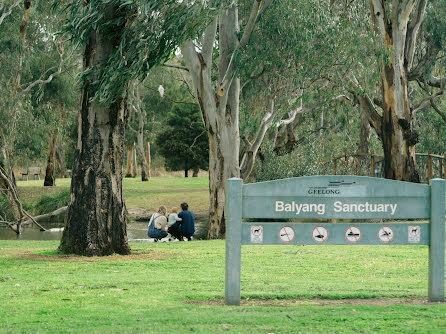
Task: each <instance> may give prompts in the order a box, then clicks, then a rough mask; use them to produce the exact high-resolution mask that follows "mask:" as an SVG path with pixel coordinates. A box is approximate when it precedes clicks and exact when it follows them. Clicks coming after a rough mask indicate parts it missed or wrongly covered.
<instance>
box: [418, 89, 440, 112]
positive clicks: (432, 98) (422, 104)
mask: <svg viewBox="0 0 446 334" xmlns="http://www.w3.org/2000/svg"><path fill="white" fill-rule="evenodd" d="M441 95H443V91H439V92H438V93H436V94H434V95H432V96H428V97H426V98H425V99H423V100H422V101H420V103H418V105H417V106H416V107H414V108H413V109H412V112H417V111H419V110H421V109H423V108H426V107H427V106H429V105H430V106H432V104H433V103H434V101H435V99H436V98H437V97H439V96H441ZM432 107H433V106H432ZM434 109H435V108H434Z"/></svg>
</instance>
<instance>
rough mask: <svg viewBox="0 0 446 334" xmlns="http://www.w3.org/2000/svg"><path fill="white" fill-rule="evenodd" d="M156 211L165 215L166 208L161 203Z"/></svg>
mask: <svg viewBox="0 0 446 334" xmlns="http://www.w3.org/2000/svg"><path fill="white" fill-rule="evenodd" d="M158 213H161V214H162V215H163V216H165V215H166V213H167V208H166V207H165V206H164V205H161V206H160V207H159V208H158Z"/></svg>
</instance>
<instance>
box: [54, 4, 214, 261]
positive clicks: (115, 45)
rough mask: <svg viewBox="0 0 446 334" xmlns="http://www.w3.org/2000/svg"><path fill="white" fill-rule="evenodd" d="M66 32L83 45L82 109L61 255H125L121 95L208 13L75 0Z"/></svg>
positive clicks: (186, 7) (187, 7)
mask: <svg viewBox="0 0 446 334" xmlns="http://www.w3.org/2000/svg"><path fill="white" fill-rule="evenodd" d="M68 10H69V12H70V20H69V22H68V25H67V30H68V31H70V32H71V34H72V38H73V39H74V40H77V41H79V42H80V43H82V45H83V46H84V53H83V65H84V72H83V75H82V105H81V109H80V113H79V128H78V131H79V132H78V142H77V146H76V150H75V161H74V165H73V175H72V183H71V197H70V202H69V206H68V218H67V225H66V228H65V230H64V234H63V236H62V240H61V244H60V249H61V250H62V251H63V252H66V253H76V254H85V255H108V254H112V253H119V254H129V253H130V247H129V245H128V240H127V233H126V216H125V205H124V199H123V195H122V163H123V155H124V154H123V142H124V130H125V122H126V118H127V115H126V113H125V108H124V107H125V103H126V98H127V96H126V90H127V89H128V84H129V82H130V80H132V79H135V78H139V79H140V80H142V79H143V78H145V76H146V75H147V71H148V70H149V69H150V68H151V67H152V66H154V65H156V64H158V63H160V62H162V61H164V60H167V59H168V58H169V57H170V56H171V54H172V53H173V51H174V50H175V47H176V45H177V43H179V42H180V41H181V40H183V39H184V38H189V37H190V36H191V34H192V31H194V30H195V29H198V28H199V26H200V23H201V16H202V15H205V14H206V10H207V8H206V7H204V6H202V5H201V4H197V3H195V2H194V1H193V2H185V1H174V2H172V1H169V0H165V1H149V0H146V1H121V0H107V1H105V0H90V1H83V0H77V1H73V2H71V3H70V5H69V7H68Z"/></svg>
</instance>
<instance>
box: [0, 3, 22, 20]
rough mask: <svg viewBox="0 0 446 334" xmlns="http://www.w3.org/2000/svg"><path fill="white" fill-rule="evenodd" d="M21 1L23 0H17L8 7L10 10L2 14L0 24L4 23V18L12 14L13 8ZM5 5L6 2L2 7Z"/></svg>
mask: <svg viewBox="0 0 446 334" xmlns="http://www.w3.org/2000/svg"><path fill="white" fill-rule="evenodd" d="M20 1H21V0H16V2H14V3H13V4H12V5H11V6H10V7H9V8H8V10H6V11H5V12H3V13H2V16H0V25H1V24H2V23H3V20H4V19H5V18H6V17H7V16H9V15H11V13H12V10H13V9H14V8H15V7H17V6H18V5H19V3H20ZM3 5H4V2H3V3H2V7H1V9H3Z"/></svg>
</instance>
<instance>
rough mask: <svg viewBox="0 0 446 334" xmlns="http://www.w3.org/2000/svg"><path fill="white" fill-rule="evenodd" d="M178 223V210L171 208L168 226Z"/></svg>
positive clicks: (179, 219)
mask: <svg viewBox="0 0 446 334" xmlns="http://www.w3.org/2000/svg"><path fill="white" fill-rule="evenodd" d="M179 221H181V218H180V217H178V208H176V207H173V208H172V213H171V214H170V215H169V218H168V223H169V226H170V225H172V224H174V223H175V222H179Z"/></svg>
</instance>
